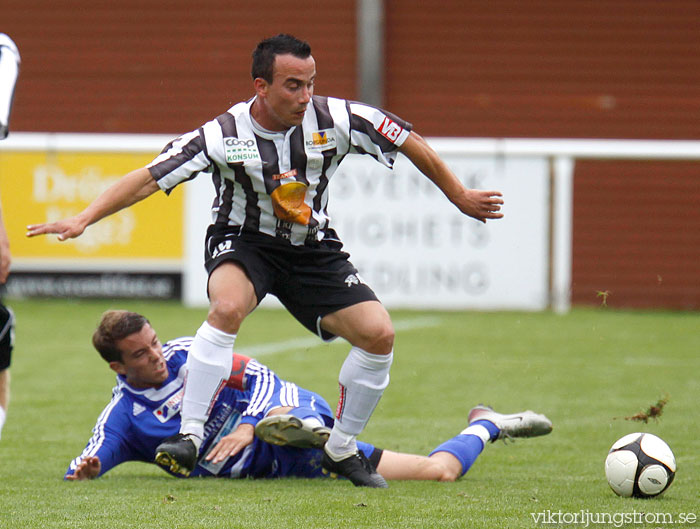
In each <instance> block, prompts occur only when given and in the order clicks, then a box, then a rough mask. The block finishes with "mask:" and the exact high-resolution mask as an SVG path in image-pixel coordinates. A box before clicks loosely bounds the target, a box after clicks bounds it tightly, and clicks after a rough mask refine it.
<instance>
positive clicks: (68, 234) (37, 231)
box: [27, 167, 159, 241]
mask: <svg viewBox="0 0 700 529" xmlns="http://www.w3.org/2000/svg"><path fill="white" fill-rule="evenodd" d="M158 189H159V187H158V184H157V183H156V181H155V180H154V179H153V177H152V176H151V172H150V171H149V170H148V169H147V168H145V167H141V168H140V169H136V170H135V171H131V172H130V173H128V174H126V175H124V176H123V177H121V178H120V179H119V180H118V181H117V182H115V183H114V184H112V185H111V186H109V187H108V188H107V189H106V190H105V191H104V192H102V194H100V195H99V196H98V197H97V198H96V199H95V200H93V201H92V203H91V204H90V205H88V207H86V208H85V209H84V210H83V211H81V212H80V213H78V214H77V215H75V216H74V217H69V218H67V219H64V220H59V221H57V222H47V223H45V224H32V225H29V226H27V237H34V236H35V235H43V234H47V233H55V234H57V235H58V240H60V241H65V240H66V239H73V238H75V237H78V236H80V235H81V234H82V233H83V232H84V231H85V228H87V227H88V226H90V225H91V224H94V223H95V222H97V221H98V220H101V219H103V218H105V217H108V216H109V215H112V214H113V213H116V212H117V211H120V210H122V209H124V208H128V207H129V206H131V205H133V204H135V203H136V202H139V201H140V200H143V199H144V198H146V197H148V196H150V195H152V194H153V193H155V192H156V191H157V190H158Z"/></svg>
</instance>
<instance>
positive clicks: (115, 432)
mask: <svg viewBox="0 0 700 529" xmlns="http://www.w3.org/2000/svg"><path fill="white" fill-rule="evenodd" d="M120 402H121V398H120V397H118V396H117V397H114V398H113V399H112V401H111V402H110V403H109V405H108V406H107V407H106V408H105V409H104V411H103V412H102V413H101V414H100V417H99V418H98V419H97V424H95V427H94V428H93V430H92V437H91V438H90V440H89V441H88V443H87V446H86V447H85V449H84V450H83V452H82V453H81V454H80V455H79V456H78V457H76V458H75V459H74V460H73V461H71V463H70V465H69V467H68V470H67V471H66V474H65V476H64V477H63V478H64V479H66V477H67V476H72V475H73V474H74V473H75V470H76V468H77V466H78V464H79V463H80V461H81V460H82V459H83V458H85V457H93V456H97V457H98V458H99V459H100V463H101V469H100V476H101V475H102V474H104V473H105V472H107V471H109V470H110V469H112V468H114V467H115V466H117V465H118V464H120V463H124V462H125V461H132V460H134V459H136V457H135V456H134V454H133V451H132V450H131V448H130V446H129V443H128V438H127V432H128V430H129V427H130V422H129V417H128V414H127V413H124V408H123V406H121V405H120Z"/></svg>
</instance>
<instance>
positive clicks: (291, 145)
mask: <svg viewBox="0 0 700 529" xmlns="http://www.w3.org/2000/svg"><path fill="white" fill-rule="evenodd" d="M253 101H254V99H251V100H250V101H247V102H242V103H238V104H237V105H234V106H233V107H231V108H230V109H229V110H228V111H227V112H225V113H224V114H221V115H220V116H218V117H217V118H216V119H214V120H212V121H210V122H208V123H206V124H205V125H203V126H202V127H201V128H199V129H197V130H195V131H192V132H190V133H188V134H184V135H183V136H180V137H179V138H177V139H175V140H174V141H172V142H171V143H170V144H168V145H167V146H166V147H165V149H164V150H163V152H162V153H161V154H160V155H159V156H158V157H157V158H156V159H155V160H154V161H153V162H152V163H151V164H149V165H148V168H149V170H150V172H151V175H152V176H153V177H154V178H155V180H156V181H157V182H158V185H159V186H160V188H161V189H163V190H164V191H165V192H168V193H169V192H170V191H171V190H172V189H173V188H174V187H175V186H177V185H178V184H180V183H182V182H185V181H187V180H191V179H192V178H194V177H195V176H196V175H197V174H198V173H200V172H208V173H211V176H212V180H213V183H214V188H215V190H216V198H215V200H214V203H213V206H212V222H213V223H221V224H227V225H230V226H240V227H242V229H244V230H247V231H253V232H262V233H265V234H267V235H271V236H275V237H280V238H283V239H286V240H289V241H290V242H291V243H292V244H295V245H300V244H304V243H305V242H306V241H309V240H321V239H322V238H323V236H324V234H325V230H326V229H327V228H329V226H330V217H329V215H328V210H327V206H328V183H329V181H330V179H331V177H332V176H333V174H334V173H335V171H336V169H337V168H338V165H339V164H340V162H341V161H342V160H343V159H344V158H345V156H346V155H348V154H351V153H359V154H367V155H370V156H372V157H373V158H374V159H375V160H377V161H378V162H380V163H381V164H383V165H385V166H387V167H389V168H391V167H392V166H393V164H394V160H395V159H396V155H397V152H398V148H399V147H400V146H401V145H402V144H403V142H404V141H405V140H406V138H407V137H408V134H409V132H410V130H411V124H410V123H408V122H406V121H403V120H402V119H400V118H398V117H396V116H394V115H393V114H390V113H388V112H385V111H383V110H380V109H377V108H375V107H372V106H369V105H366V104H363V103H356V102H351V101H346V100H343V99H336V98H331V97H323V96H313V98H312V99H311V101H310V103H309V105H308V107H307V110H306V114H305V115H304V120H303V122H302V124H301V125H299V126H296V127H292V128H291V129H289V130H287V131H285V132H270V131H266V130H264V129H262V128H260V127H259V126H258V125H257V124H256V123H255V122H254V121H253V120H252V119H251V115H250V107H251V105H252V104H253ZM290 184H291V185H290Z"/></svg>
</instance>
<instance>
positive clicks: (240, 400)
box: [65, 310, 551, 481]
mask: <svg viewBox="0 0 700 529" xmlns="http://www.w3.org/2000/svg"><path fill="white" fill-rule="evenodd" d="M192 342H193V339H192V338H191V337H187V338H178V339H176V340H172V341H169V342H167V343H166V344H164V345H161V343H160V341H159V340H158V336H157V335H156V332H155V331H154V329H153V328H152V327H151V325H150V323H149V322H148V320H147V319H146V318H145V317H144V316H142V315H140V314H137V313H134V312H128V311H123V310H121V311H114V310H113V311H107V312H105V313H104V314H103V316H102V319H101V321H100V324H99V325H98V328H97V330H96V331H95V333H94V334H93V344H94V346H95V348H96V349H97V350H98V352H99V353H100V355H101V356H102V358H103V359H104V360H105V361H107V362H108V364H109V366H110V368H111V369H113V370H114V371H115V372H116V373H117V386H116V387H115V388H114V389H113V391H112V399H111V400H110V402H109V404H108V405H107V406H106V407H105V409H104V411H103V412H102V413H101V414H100V416H99V418H98V420H97V424H96V425H95V427H94V429H93V435H92V437H91V438H90V440H89V441H88V443H87V446H86V447H85V449H84V450H83V452H82V453H81V454H80V455H79V456H78V457H76V458H75V459H74V460H73V461H72V462H71V463H70V466H69V467H68V470H67V471H66V474H65V479H67V480H82V479H92V478H96V477H98V476H100V475H102V474H104V473H105V472H107V471H108V470H110V469H111V468H114V467H115V466H117V465H119V464H120V463H123V462H126V461H142V462H147V463H151V462H153V461H154V456H155V453H156V450H157V446H158V445H159V444H160V443H161V442H162V441H163V439H164V438H167V437H168V436H172V435H176V434H177V432H178V431H179V428H180V422H181V416H180V410H181V404H182V396H183V393H184V387H183V386H184V377H185V362H186V358H187V354H188V352H189V350H190V348H191V347H192ZM232 366H233V367H232V369H231V373H230V376H229V377H228V379H227V380H226V384H225V386H224V387H222V388H221V390H220V391H219V393H218V394H217V396H216V397H215V399H214V402H213V406H212V409H211V411H210V414H209V419H208V420H207V422H206V424H205V427H204V433H203V439H202V444H201V446H200V448H199V452H198V454H197V459H196V463H195V466H194V468H193V470H192V472H191V473H190V474H189V475H190V476H217V477H228V478H243V477H255V478H274V477H285V476H297V477H321V476H322V473H323V470H322V465H321V460H322V453H323V452H322V451H321V450H320V448H321V447H322V446H323V445H324V444H326V442H327V439H328V435H329V432H330V427H331V426H332V425H333V414H332V412H331V410H330V408H329V407H328V404H326V402H325V401H324V400H323V398H322V397H321V396H320V395H318V394H316V393H313V392H311V391H308V390H306V389H303V388H300V387H298V386H297V385H296V384H294V383H292V382H287V381H285V380H282V379H280V378H279V377H278V376H277V375H276V374H275V373H273V372H272V371H271V370H270V369H268V368H267V367H266V366H264V365H262V364H260V363H259V362H257V361H256V360H253V359H251V358H248V357H245V356H242V355H238V354H234V355H233V359H232ZM549 431H551V423H550V422H549V420H548V419H547V418H546V417H544V416H543V415H538V414H535V413H533V412H529V411H528V412H522V413H520V414H514V415H502V414H499V413H496V412H494V411H493V410H491V409H490V408H487V407H484V406H477V407H475V408H474V409H472V411H471V412H470V414H469V425H468V426H467V428H466V429H465V430H464V431H462V432H461V433H460V434H459V435H457V436H455V437H453V438H452V439H450V440H448V441H446V442H444V443H442V444H440V445H439V446H438V447H437V448H436V449H435V450H434V451H433V452H432V453H431V454H430V456H429V457H425V456H418V455H412V454H401V453H397V452H391V451H389V450H381V449H379V448H376V447H374V446H372V445H371V444H368V443H362V442H358V447H359V449H360V450H361V451H362V453H363V456H364V457H365V458H366V459H367V461H368V462H371V464H372V465H373V466H375V467H377V468H378V469H379V470H380V471H381V472H382V474H383V475H384V476H386V477H387V478H389V479H415V480H439V481H454V480H455V479H458V478H459V477H461V476H462V475H464V474H465V473H466V472H467V470H468V469H469V468H470V467H471V465H472V464H473V463H474V461H475V460H476V458H477V457H478V456H479V454H480V453H481V451H482V450H483V448H484V446H485V444H486V442H487V441H489V440H491V441H495V440H496V439H498V438H499V437H504V436H512V437H532V436H536V435H543V434H546V433H549ZM254 432H255V435H254ZM166 470H167V471H170V469H169V468H166ZM174 474H175V475H176V476H182V474H181V473H174Z"/></svg>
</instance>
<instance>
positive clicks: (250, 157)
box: [224, 138, 260, 163]
mask: <svg viewBox="0 0 700 529" xmlns="http://www.w3.org/2000/svg"><path fill="white" fill-rule="evenodd" d="M224 155H225V156H226V163H244V162H259V161H260V152H259V151H258V144H257V142H256V141H255V140H253V139H248V140H244V139H239V138H224Z"/></svg>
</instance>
